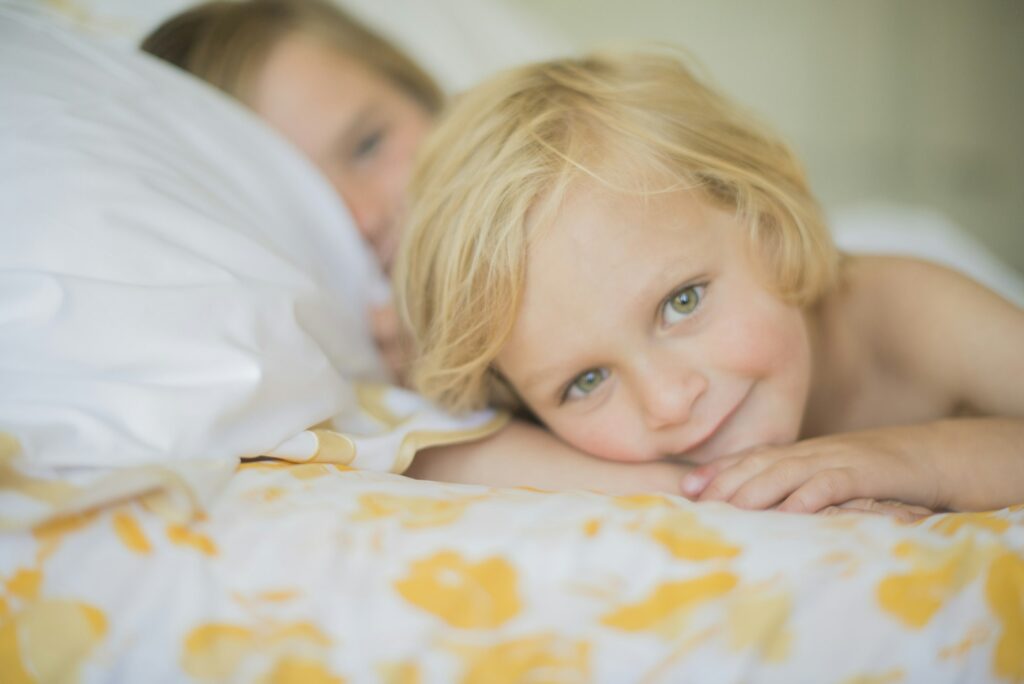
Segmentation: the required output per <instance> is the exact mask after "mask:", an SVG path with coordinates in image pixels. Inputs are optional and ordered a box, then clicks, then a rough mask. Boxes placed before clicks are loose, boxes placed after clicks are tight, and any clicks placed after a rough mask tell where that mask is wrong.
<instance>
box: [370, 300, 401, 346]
mask: <svg viewBox="0 0 1024 684" xmlns="http://www.w3.org/2000/svg"><path fill="white" fill-rule="evenodd" d="M370 329H371V330H372V331H373V336H374V337H375V338H377V339H394V338H396V337H398V331H399V324H398V312H397V311H395V307H394V306H392V305H390V304H385V305H384V306H376V307H373V308H371V309H370Z"/></svg>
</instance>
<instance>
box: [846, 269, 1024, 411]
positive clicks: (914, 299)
mask: <svg viewBox="0 0 1024 684" xmlns="http://www.w3.org/2000/svg"><path fill="white" fill-rule="evenodd" d="M842 293H843V294H842V301H843V306H844V308H846V309H847V312H846V316H847V317H848V318H849V319H850V320H851V321H852V323H851V327H852V328H855V329H856V330H857V331H858V336H862V337H863V341H864V342H865V343H866V344H870V345H871V346H872V347H873V348H874V350H875V351H876V352H877V353H878V354H879V357H880V358H881V359H882V360H883V362H884V363H885V364H886V365H888V366H889V367H890V368H891V369H892V370H893V371H894V372H897V373H905V374H907V376H908V377H911V378H916V379H917V380H919V381H921V382H922V383H926V384H928V385H931V386H933V387H934V388H935V389H936V390H946V391H948V392H949V393H950V395H951V396H952V397H956V399H957V400H958V401H962V402H964V403H965V404H969V405H971V406H975V407H977V409H978V410H981V411H982V412H990V410H991V407H992V405H993V402H992V401H990V399H992V395H993V393H995V394H997V395H999V396H1000V398H999V399H997V400H994V403H995V405H999V406H1004V405H1006V402H1005V401H1004V399H1006V398H1007V395H1009V394H1015V395H1022V394H1024V393H1022V392H1020V391H1019V390H1016V389H1012V388H1010V387H1009V386H1008V385H1006V379H1007V378H1016V380H1015V381H1014V383H1013V384H1017V383H1019V378H1021V377H1024V354H1021V353H1020V350H1022V349H1024V310H1022V309H1020V308H1019V307H1017V306H1015V305H1014V304H1012V303H1010V302H1009V301H1007V300H1005V299H1004V298H1002V297H1000V296H999V295H997V294H995V293H994V292H992V291H991V290H989V289H987V288H986V287H984V286H983V285H981V284H979V283H977V282H975V281H974V280H972V279H971V278H969V277H967V276H964V275H962V274H960V273H958V272H956V271H953V270H951V269H949V268H946V267H944V266H940V265H937V264H934V263H930V262H926V261H921V260H917V259H912V258H906V257H882V256H856V257H855V256H850V257H847V258H846V261H845V263H844V271H843V287H842ZM1019 402H1024V397H1022V398H1020V399H1019V400H1017V401H1016V402H1011V403H1019Z"/></svg>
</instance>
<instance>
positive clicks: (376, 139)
mask: <svg viewBox="0 0 1024 684" xmlns="http://www.w3.org/2000/svg"><path fill="white" fill-rule="evenodd" d="M386 133H387V130H386V129H384V128H381V129H378V130H376V131H373V132H372V133H369V134H368V135H366V136H364V137H363V138H361V139H360V140H359V143H358V144H357V145H356V148H355V150H354V151H353V153H352V156H353V157H354V158H355V159H357V160H359V159H365V158H366V157H369V156H370V155H371V154H373V153H374V152H375V151H376V150H377V148H378V147H380V144H381V142H382V141H383V140H384V136H385V134H386Z"/></svg>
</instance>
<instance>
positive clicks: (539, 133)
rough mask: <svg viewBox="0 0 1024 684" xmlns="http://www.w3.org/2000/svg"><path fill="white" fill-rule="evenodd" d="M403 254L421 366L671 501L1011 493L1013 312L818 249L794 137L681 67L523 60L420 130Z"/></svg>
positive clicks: (824, 238)
mask: <svg viewBox="0 0 1024 684" xmlns="http://www.w3.org/2000/svg"><path fill="white" fill-rule="evenodd" d="M411 206H412V213H411V217H410V220H409V222H408V224H407V226H406V229H405V230H406V233H405V235H404V236H403V243H402V246H401V247H400V250H399V256H398V261H397V264H396V272H395V277H396V285H397V294H398V297H399V305H400V309H401V311H402V312H403V315H404V317H405V318H406V319H407V322H408V323H409V325H410V327H411V328H412V331H413V335H414V337H415V340H416V344H417V351H418V353H419V358H418V360H417V361H416V363H415V365H414V368H413V383H414V385H415V386H416V387H417V388H418V389H419V390H420V391H421V392H423V393H424V394H426V395H427V396H429V397H432V398H434V399H436V400H437V401H438V402H440V403H441V404H442V405H444V406H446V407H448V408H451V409H453V410H465V409H470V408H477V407H480V406H483V405H485V404H488V403H492V404H497V405H502V406H506V407H509V408H511V409H513V410H522V411H528V412H530V413H532V414H533V415H534V416H535V417H536V418H537V419H539V420H540V421H541V422H542V423H543V424H544V425H545V426H546V427H547V428H548V429H550V430H551V431H552V432H554V433H556V434H557V435H558V436H560V437H561V438H562V439H563V440H564V441H565V442H567V443H568V444H570V445H572V446H574V447H576V448H578V449H580V450H582V451H584V452H587V453H589V454H592V455H594V456H598V457H601V458H604V459H609V460H613V461H622V462H643V463H650V462H661V461H668V462H680V461H682V462H689V463H692V464H696V465H697V466H698V467H696V469H694V470H693V471H692V472H690V473H689V474H687V475H686V476H685V478H684V479H683V483H682V489H683V492H684V493H685V494H687V495H689V496H692V497H695V498H699V499H700V500H720V501H728V502H731V503H733V504H735V505H737V506H740V507H744V508H768V507H773V506H777V507H778V508H779V509H781V510H787V511H803V512H813V511H819V510H821V509H824V508H826V507H828V506H830V505H833V504H843V503H844V502H848V501H850V500H853V499H856V498H858V497H873V498H876V499H897V500H900V501H903V502H907V503H910V504H917V505H921V506H926V507H928V508H931V509H951V510H979V509H989V508H999V507H1004V506H1008V505H1010V504H1014V503H1018V502H1021V501H1024V420H1022V416H1024V390H1022V379H1024V355H1022V354H1021V350H1022V349H1024V312H1022V311H1021V310H1020V309H1018V308H1017V307H1015V306H1013V305H1012V304H1010V303H1008V302H1007V301H1005V300H1003V299H1001V298H1000V297H998V296H997V295H995V294H993V293H991V292H989V291H987V290H986V289H984V288H983V287H981V286H979V285H977V284H975V283H974V282H972V281H970V280H968V279H966V278H964V277H962V276H960V275H957V274H956V273H953V272H951V271H948V270H946V269H943V268H940V267H938V266H934V265H930V264H927V263H923V262H919V261H914V260H910V259H898V258H884V257H853V256H848V255H842V254H839V253H838V252H837V251H836V249H835V248H834V246H833V245H832V243H831V240H830V238H829V234H828V231H827V228H826V226H825V225H824V222H823V220H822V217H821V214H820V212H819V210H818V207H817V205H816V203H815V201H814V199H813V197H812V196H811V193H810V191H809V189H808V186H807V183H806V181H805V179H804V176H803V173H802V171H801V169H800V167H799V165H798V163H797V161H796V160H795V159H794V157H793V155H792V153H791V152H790V150H789V149H788V148H787V147H786V146H785V145H784V144H783V143H781V142H780V141H778V140H777V139H776V138H774V137H772V136H771V135H770V134H769V133H767V132H765V131H763V130H762V129H761V128H760V127H758V126H757V125H755V124H754V123H753V122H752V121H751V120H749V119H748V118H747V116H746V115H745V114H744V113H743V112H742V111H741V110H740V109H738V108H737V107H736V106H735V105H734V104H732V103H731V102H729V101H728V100H726V99H725V98H723V97H722V96H721V95H719V94H718V93H716V92H715V91H714V90H712V89H710V88H709V87H708V86H706V85H705V84H703V83H702V82H701V81H700V80H698V79H697V78H696V77H695V76H694V75H693V74H691V73H690V72H689V71H688V70H687V69H686V68H685V67H684V66H683V65H681V64H680V63H679V62H677V61H676V60H674V59H672V58H669V57H666V56H659V55H646V56H644V55H633V56H593V57H590V58H587V59H582V60H561V61H554V62H550V63H543V64H538V65H533V66H527V67H524V68H521V69H518V70H514V71H511V72H509V73H506V74H504V75H501V76H499V77H497V78H495V79H494V80H492V81H490V82H488V83H486V84H484V85H481V86H479V87H478V88H476V89H475V90H473V91H471V92H470V93H468V94H467V95H465V96H463V97H462V98H461V99H460V100H459V101H458V102H456V103H455V105H454V106H453V109H452V110H451V111H450V113H449V114H448V115H447V116H446V117H445V119H444V120H443V122H442V123H441V124H440V127H439V129H437V130H436V132H435V133H434V134H433V136H432V137H431V138H429V139H428V141H427V142H426V143H425V147H424V150H423V152H422V156H421V158H420V162H419V167H418V170H417V172H416V173H415V176H414V180H413V184H412V200H411Z"/></svg>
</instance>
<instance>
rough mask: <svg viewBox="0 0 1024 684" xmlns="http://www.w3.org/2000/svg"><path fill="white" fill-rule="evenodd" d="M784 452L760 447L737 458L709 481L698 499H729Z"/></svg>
mask: <svg viewBox="0 0 1024 684" xmlns="http://www.w3.org/2000/svg"><path fill="white" fill-rule="evenodd" d="M784 453H785V452H784V451H781V450H776V449H758V450H757V451H754V452H750V453H748V454H745V455H743V456H741V457H739V458H737V460H736V461H735V462H733V463H732V464H730V465H727V466H726V467H725V468H724V469H722V470H721V471H720V472H719V473H718V474H716V475H715V476H714V477H713V478H712V479H711V481H710V482H708V483H707V485H706V486H705V487H704V490H703V491H702V492H701V493H700V496H699V497H698V501H729V500H730V499H732V496H733V495H734V494H735V493H736V491H737V490H738V489H739V488H740V487H742V486H743V485H744V484H745V483H746V482H747V481H749V480H750V479H752V478H754V477H756V476H757V475H758V474H760V473H761V472H763V471H764V470H765V469H766V468H768V467H770V466H771V465H773V464H774V463H775V462H776V461H778V460H779V459H780V458H783V457H784Z"/></svg>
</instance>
